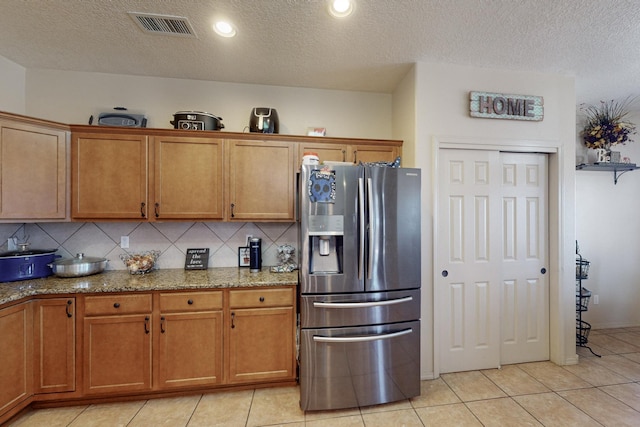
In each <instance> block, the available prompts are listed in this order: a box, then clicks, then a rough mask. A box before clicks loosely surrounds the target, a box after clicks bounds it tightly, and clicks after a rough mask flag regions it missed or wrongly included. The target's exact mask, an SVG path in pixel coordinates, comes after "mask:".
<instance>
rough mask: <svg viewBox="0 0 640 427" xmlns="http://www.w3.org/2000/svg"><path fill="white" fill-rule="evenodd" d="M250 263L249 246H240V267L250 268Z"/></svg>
mask: <svg viewBox="0 0 640 427" xmlns="http://www.w3.org/2000/svg"><path fill="white" fill-rule="evenodd" d="M250 261H251V257H250V255H249V246H240V247H239V248H238V267H249V265H250V264H251V262H250Z"/></svg>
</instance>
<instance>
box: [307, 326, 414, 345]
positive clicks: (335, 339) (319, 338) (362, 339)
mask: <svg viewBox="0 0 640 427" xmlns="http://www.w3.org/2000/svg"><path fill="white" fill-rule="evenodd" d="M412 332H413V329H412V328H409V329H403V330H402V331H398V332H393V333H390V334H382V335H365V336H357V337H323V336H321V335H314V336H313V340H314V341H315V342H338V343H350V342H367V341H378V340H386V339H390V338H397V337H401V336H403V335H407V334H410V333H412Z"/></svg>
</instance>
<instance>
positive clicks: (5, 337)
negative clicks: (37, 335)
mask: <svg viewBox="0 0 640 427" xmlns="http://www.w3.org/2000/svg"><path fill="white" fill-rule="evenodd" d="M32 327H33V323H32V314H31V304H30V303H25V304H19V305H16V306H13V307H9V308H5V309H3V310H0V337H2V344H1V345H2V349H1V350H0V384H1V386H0V415H3V414H4V413H5V412H7V411H9V410H11V409H12V408H13V407H14V406H16V405H17V404H18V403H20V402H22V401H24V400H25V399H27V398H28V397H30V396H31V395H32V393H33V390H32V381H31V379H32V363H33V359H32V350H33V349H32V345H31V343H32V340H31V336H32V333H33V329H32Z"/></svg>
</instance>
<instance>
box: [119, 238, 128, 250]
mask: <svg viewBox="0 0 640 427" xmlns="http://www.w3.org/2000/svg"><path fill="white" fill-rule="evenodd" d="M120 247H121V248H122V249H128V248H129V236H120Z"/></svg>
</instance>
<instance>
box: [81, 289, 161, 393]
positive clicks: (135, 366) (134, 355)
mask: <svg viewBox="0 0 640 427" xmlns="http://www.w3.org/2000/svg"><path fill="white" fill-rule="evenodd" d="M151 301H152V298H151V294H148V295H145V294H136V295H113V296H111V295H109V296H87V297H85V301H84V306H85V312H84V316H85V317H84V320H83V329H84V331H83V340H84V345H83V352H82V353H83V374H84V375H83V377H84V389H83V390H84V393H85V394H95V393H125V392H134V391H144V390H151V343H152V340H151V336H152V335H151V334H152V332H153V329H152V326H153V325H152V322H151V311H152V304H151Z"/></svg>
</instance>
